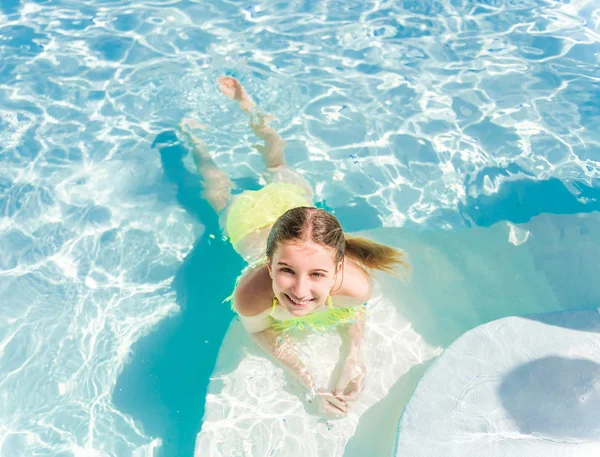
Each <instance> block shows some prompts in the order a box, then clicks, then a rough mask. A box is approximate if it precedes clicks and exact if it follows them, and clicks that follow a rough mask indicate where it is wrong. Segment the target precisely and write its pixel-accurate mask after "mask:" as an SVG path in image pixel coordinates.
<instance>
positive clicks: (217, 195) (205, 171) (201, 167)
mask: <svg viewBox="0 0 600 457" xmlns="http://www.w3.org/2000/svg"><path fill="white" fill-rule="evenodd" d="M179 126H180V128H181V131H182V132H183V133H184V134H185V135H186V136H187V137H188V138H189V140H190V143H191V144H192V154H193V156H194V162H195V163H196V167H197V168H198V172H199V173H200V176H201V177H202V184H203V187H204V190H203V191H202V197H203V198H204V199H205V200H207V201H208V203H210V206H212V208H213V209H214V210H215V212H217V213H220V212H221V211H223V210H224V209H225V207H226V206H227V203H228V202H229V197H230V196H231V188H232V187H233V183H232V182H231V180H230V179H229V176H227V173H225V172H224V171H223V170H221V169H220V168H219V167H217V165H216V164H215V162H214V161H213V160H212V157H211V156H210V154H209V153H208V150H207V149H206V145H205V144H204V143H202V141H201V140H200V139H199V138H198V137H197V136H196V135H194V134H193V133H192V129H194V128H202V129H203V128H204V126H203V125H202V124H200V123H198V122H196V121H193V120H191V119H184V120H183V121H182V122H181V124H179Z"/></svg>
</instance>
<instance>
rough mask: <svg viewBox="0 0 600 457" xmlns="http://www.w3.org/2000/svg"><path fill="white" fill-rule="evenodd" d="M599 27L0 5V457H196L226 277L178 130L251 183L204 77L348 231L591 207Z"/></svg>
mask: <svg viewBox="0 0 600 457" xmlns="http://www.w3.org/2000/svg"><path fill="white" fill-rule="evenodd" d="M599 8H600V6H599V5H598V2H595V1H593V0H591V1H572V2H569V3H557V2H551V1H488V2H462V1H445V2H432V1H426V2H416V1H415V2H384V1H366V2H365V1H360V2H358V1H357V2H347V1H345V2H335V1H330V2H309V1H305V2H282V3H278V2H274V1H273V2H268V1H265V2H260V3H259V2H241V1H228V2H219V1H210V2H193V1H160V2H159V1H140V2H128V1H108V0H107V1H91V0H89V1H87V2H86V1H78V0H69V1H67V0H62V1H58V0H57V1H53V0H46V1H43V0H39V1H21V0H1V1H0V153H1V155H0V157H1V161H2V167H1V168H0V208H1V209H2V216H3V217H2V219H1V222H0V230H1V233H0V234H1V237H0V246H1V250H0V252H1V253H2V255H1V256H0V268H1V274H0V291H1V292H2V293H1V297H2V298H1V302H0V405H1V406H0V455H1V456H2V457H5V456H7V457H13V456H30V455H34V454H35V455H42V456H43V455H48V456H51V455H52V456H61V457H63V456H64V457H66V456H84V455H85V456H104V455H118V456H123V455H136V456H141V455H151V454H152V452H157V449H158V446H159V440H160V442H162V447H161V449H163V450H164V454H163V455H168V456H175V455H182V456H183V455H191V452H192V450H193V445H194V439H195V436H196V433H197V432H198V430H199V428H200V424H201V420H202V414H203V404H204V394H205V390H206V385H207V383H208V377H209V376H210V373H211V372H212V368H213V366H214V363H215V359H216V354H217V351H218V349H219V345H220V342H221V340H222V338H223V337H224V334H225V331H226V328H227V325H228V322H229V320H230V319H231V317H232V316H231V314H230V312H229V311H228V310H227V309H226V308H225V307H222V306H220V302H221V300H222V298H223V297H225V296H226V295H228V293H229V291H230V289H231V286H232V284H233V281H234V279H235V276H236V274H237V272H238V271H239V269H240V267H241V265H242V263H241V260H240V259H239V258H237V257H236V255H235V253H234V252H233V251H232V250H231V248H230V247H228V245H227V244H226V243H225V242H223V241H222V240H221V239H220V236H219V234H218V232H217V225H216V219H215V217H214V216H213V215H212V213H211V212H210V209H209V208H208V206H207V205H206V204H205V203H204V202H203V201H201V200H200V198H199V183H198V178H197V176H196V175H195V174H194V172H193V167H192V164H191V159H190V157H189V155H188V154H187V153H186V150H185V148H184V147H183V146H182V145H180V144H178V142H177V140H176V137H175V134H174V126H175V125H177V123H178V122H179V121H180V120H181V118H182V117H184V116H188V117H194V118H196V119H199V120H201V121H202V122H203V123H205V124H207V125H208V126H210V130H209V131H207V132H206V133H205V134H204V140H205V141H206V143H207V144H208V145H209V148H210V149H211V151H213V152H214V154H215V160H216V161H217V162H218V164H219V165H221V166H222V167H223V168H224V169H226V170H227V171H228V172H229V173H230V174H231V175H232V176H233V177H234V178H235V179H236V180H237V181H238V182H239V183H240V184H242V185H244V186H246V187H248V188H251V187H255V186H256V185H257V182H256V179H257V176H258V173H259V171H260V170H261V167H262V164H261V159H260V156H259V155H258V154H257V153H255V152H253V150H252V148H251V144H253V143H254V142H255V139H254V138H253V137H252V135H251V132H250V131H249V129H248V127H247V121H246V119H245V118H244V116H243V114H242V113H241V112H239V111H238V110H236V109H235V107H234V106H232V104H231V103H229V102H228V100H227V99H225V98H224V97H222V96H221V95H220V94H219V91H218V88H217V86H216V84H215V79H216V77H218V76H220V75H222V74H230V75H234V76H236V77H238V78H239V79H240V80H241V81H242V82H243V84H244V85H245V86H246V88H247V89H248V91H249V93H250V94H251V95H252V96H253V97H254V99H255V100H256V101H257V102H258V104H259V105H261V106H262V107H263V108H264V109H265V110H266V111H269V112H271V113H273V114H274V115H275V116H276V117H277V119H278V122H277V128H278V129H279V130H280V131H281V132H282V134H283V136H284V137H285V138H286V139H288V142H289V147H288V157H289V161H290V163H291V164H293V165H294V166H295V167H296V168H297V169H299V170H300V171H302V172H304V174H305V176H306V177H307V178H308V179H309V180H310V181H311V182H312V183H313V184H314V185H315V188H316V193H317V199H318V200H319V201H320V203H319V204H320V205H321V206H323V207H326V208H328V209H330V210H332V211H334V212H335V214H336V215H337V216H338V217H339V219H340V220H341V222H342V224H343V225H344V227H345V229H346V230H347V231H354V230H363V229H370V228H376V227H382V226H383V227H398V226H404V227H407V228H410V229H413V230H423V229H431V230H436V231H442V230H443V231H454V230H457V229H459V228H467V227H471V226H475V225H480V226H488V225H491V224H493V223H494V222H496V221H499V220H511V221H513V222H525V221H527V220H529V219H530V218H532V217H533V216H535V215H538V214H540V213H543V212H549V213H575V212H589V211H596V210H598V209H599V206H600V204H599V203H598V196H599V192H600V191H599V187H600V185H599V182H600V181H599V177H600V166H599V163H600V162H599V160H600V133H598V125H600V90H599V89H598V87H599V86H598V81H599V79H600V73H599V70H598V68H599V60H600V9H599ZM211 235H213V236H214V238H213V237H211ZM126 362H129V363H126ZM153 450H154V451H153Z"/></svg>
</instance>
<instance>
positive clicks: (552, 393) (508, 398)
mask: <svg viewBox="0 0 600 457" xmlns="http://www.w3.org/2000/svg"><path fill="white" fill-rule="evenodd" d="M599 379H600V365H599V364H597V363H595V362H593V361H591V360H585V359H567V358H562V357H556V356H552V357H545V358H542V359H539V360H535V361H533V362H530V363H526V364H524V365H521V366H519V367H517V368H516V369H514V370H513V371H511V372H510V373H509V374H508V375H507V376H506V377H505V379H503V381H502V384H501V385H500V388H499V389H498V390H499V392H498V393H499V395H500V399H501V401H502V404H503V405H504V407H505V409H506V410H507V411H508V412H509V413H510V415H511V416H512V417H513V419H514V421H515V424H516V425H517V427H518V428H519V431H520V432H521V433H524V434H533V433H535V434H540V435H543V436H545V437H551V438H556V439H569V438H570V439H581V440H588V439H589V440H596V439H597V438H598V430H600V414H598V411H599V410H600V392H599V391H598V388H597V384H598V380H599Z"/></svg>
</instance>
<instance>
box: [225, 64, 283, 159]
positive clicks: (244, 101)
mask: <svg viewBox="0 0 600 457" xmlns="http://www.w3.org/2000/svg"><path fill="white" fill-rule="evenodd" d="M218 82H219V85H220V86H221V92H223V95H226V96H227V97H229V98H231V99H232V100H235V101H236V102H238V103H239V105H240V108H241V109H242V111H245V112H246V113H248V115H249V116H250V128H251V129H252V131H253V132H254V134H255V135H256V136H257V137H259V138H260V139H261V140H263V141H264V142H265V144H255V145H253V147H254V148H255V149H256V150H257V151H258V152H260V153H261V154H262V157H263V160H264V162H265V165H266V166H267V168H276V167H280V166H282V165H285V152H284V150H285V146H286V142H285V140H284V139H283V138H281V137H280V136H279V134H278V133H277V132H276V131H275V129H274V128H272V127H270V126H269V122H270V121H272V120H273V116H271V115H269V114H261V113H257V112H256V111H255V110H254V107H255V106H254V102H253V101H252V99H251V98H250V96H249V95H248V94H247V93H246V91H245V90H244V88H243V87H242V85H241V84H240V82H239V81H238V80H237V79H235V78H232V77H231V76H222V77H220V78H219V79H218Z"/></svg>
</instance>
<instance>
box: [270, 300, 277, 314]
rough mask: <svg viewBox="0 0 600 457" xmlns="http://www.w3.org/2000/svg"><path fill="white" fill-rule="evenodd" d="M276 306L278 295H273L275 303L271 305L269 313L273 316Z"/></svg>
mask: <svg viewBox="0 0 600 457" xmlns="http://www.w3.org/2000/svg"><path fill="white" fill-rule="evenodd" d="M276 306H277V297H273V304H272V305H271V312H270V313H269V316H273V313H274V312H275V307H276Z"/></svg>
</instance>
